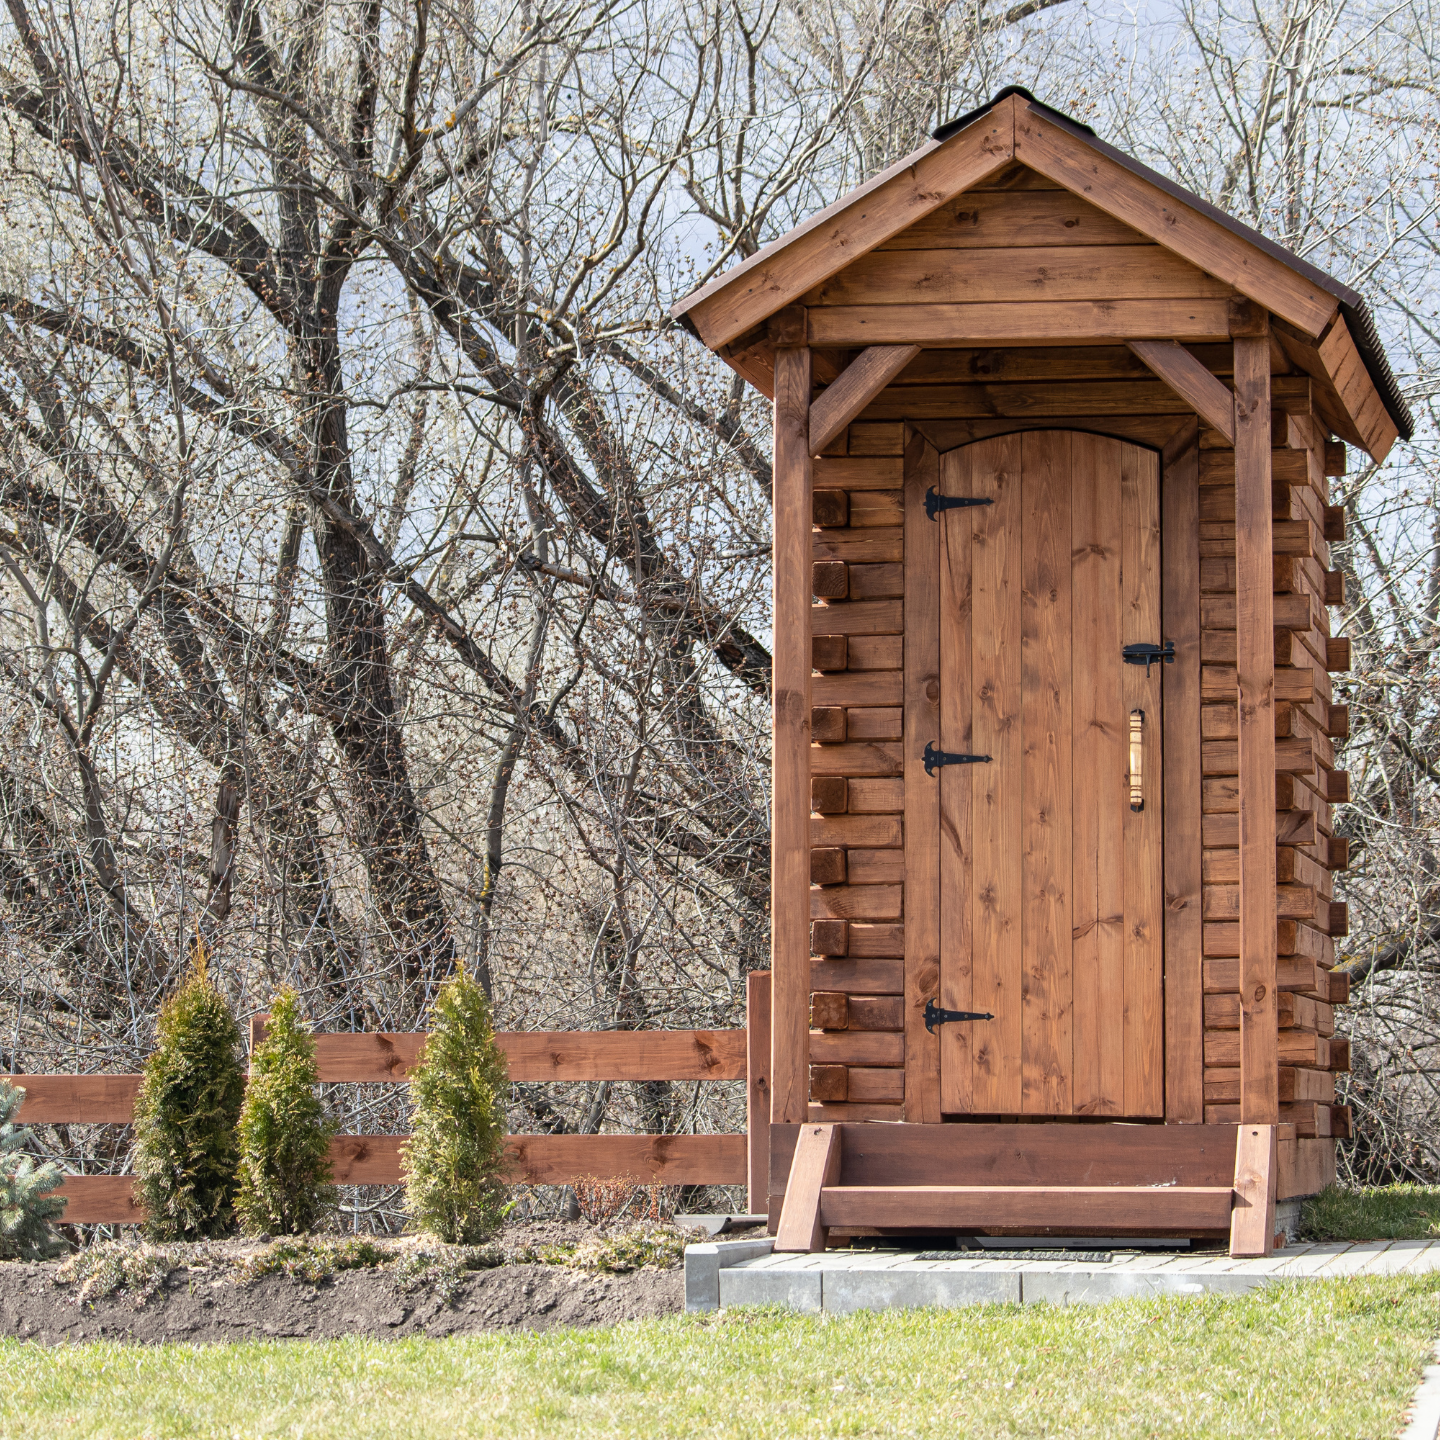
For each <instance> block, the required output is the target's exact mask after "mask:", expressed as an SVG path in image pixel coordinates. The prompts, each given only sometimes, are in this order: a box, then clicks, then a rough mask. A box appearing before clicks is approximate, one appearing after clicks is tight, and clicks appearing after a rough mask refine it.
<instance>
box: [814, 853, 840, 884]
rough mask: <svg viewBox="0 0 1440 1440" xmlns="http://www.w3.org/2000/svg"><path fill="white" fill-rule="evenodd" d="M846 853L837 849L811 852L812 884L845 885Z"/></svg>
mask: <svg viewBox="0 0 1440 1440" xmlns="http://www.w3.org/2000/svg"><path fill="white" fill-rule="evenodd" d="M846 869H847V867H846V864H845V852H844V851H843V850H837V849H833V848H832V849H824V850H811V852H810V883H811V884H812V885H843V884H844V883H845V880H846Z"/></svg>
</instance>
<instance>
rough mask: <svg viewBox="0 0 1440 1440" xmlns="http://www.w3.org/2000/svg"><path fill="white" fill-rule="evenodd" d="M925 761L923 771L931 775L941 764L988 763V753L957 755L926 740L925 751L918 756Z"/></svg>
mask: <svg viewBox="0 0 1440 1440" xmlns="http://www.w3.org/2000/svg"><path fill="white" fill-rule="evenodd" d="M920 758H921V760H923V761H924V762H925V773H926V774H927V775H933V774H934V773H935V772H936V771H937V770H938V769H939V768H940V767H941V766H942V765H988V764H989V763H990V757H989V756H988V755H957V754H955V752H954V751H951V750H937V749H936V748H935V746H934V745H933V744H932V743H931V742H930V741H929V740H927V741H926V742H925V753H924V754H923V755H922V756H921V757H920Z"/></svg>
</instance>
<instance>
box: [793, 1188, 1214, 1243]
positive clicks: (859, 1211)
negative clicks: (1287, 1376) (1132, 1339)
mask: <svg viewBox="0 0 1440 1440" xmlns="http://www.w3.org/2000/svg"><path fill="white" fill-rule="evenodd" d="M1233 1194H1234V1192H1233V1190H1232V1188H1231V1187H1230V1186H1228V1185H1223V1186H1221V1185H1214V1186H1209V1185H1206V1186H1180V1185H1170V1186H1153V1185H883V1186H882V1185H874V1186H872V1185H842V1186H827V1187H825V1188H824V1189H822V1190H821V1192H820V1223H821V1224H822V1225H823V1226H824V1227H825V1228H827V1229H830V1228H835V1227H840V1228H855V1227H861V1228H863V1227H868V1226H876V1227H904V1228H909V1229H936V1230H947V1229H954V1230H987V1229H998V1230H1014V1229H1022V1230H1024V1229H1036V1230H1056V1229H1062V1230H1065V1229H1068V1230H1072V1231H1075V1232H1077V1233H1083V1234H1094V1235H1098V1234H1107V1233H1108V1234H1119V1233H1125V1232H1130V1231H1134V1230H1170V1231H1175V1232H1177V1233H1180V1234H1186V1233H1189V1232H1191V1231H1201V1230H1225V1229H1228V1228H1229V1225H1230V1208H1231V1201H1232V1199H1233ZM776 1248H777V1249H778V1248H779V1247H778V1246H777V1247H776Z"/></svg>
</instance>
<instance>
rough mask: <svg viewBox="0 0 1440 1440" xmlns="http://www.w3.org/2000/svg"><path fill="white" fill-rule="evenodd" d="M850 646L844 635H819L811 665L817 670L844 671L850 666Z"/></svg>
mask: <svg viewBox="0 0 1440 1440" xmlns="http://www.w3.org/2000/svg"><path fill="white" fill-rule="evenodd" d="M849 659H850V656H849V645H848V644H847V642H846V638H845V636H843V635H817V636H816V637H815V640H814V649H813V653H812V655H811V660H810V663H811V665H812V666H813V667H814V668H815V669H816V670H844V668H845V667H846V665H847V664H849Z"/></svg>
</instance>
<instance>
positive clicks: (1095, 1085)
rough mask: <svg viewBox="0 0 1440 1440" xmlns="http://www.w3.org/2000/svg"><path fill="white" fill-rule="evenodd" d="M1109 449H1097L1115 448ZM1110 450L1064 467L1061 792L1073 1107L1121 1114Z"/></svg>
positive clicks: (1115, 519)
mask: <svg viewBox="0 0 1440 1440" xmlns="http://www.w3.org/2000/svg"><path fill="white" fill-rule="evenodd" d="M1119 448H1120V447H1119V446H1114V447H1105V449H1106V451H1109V450H1112V449H1113V450H1114V451H1115V452H1118V451H1119ZM1119 465H1120V456H1119V454H1118V453H1114V454H1110V453H1100V454H1097V453H1096V449H1095V447H1093V446H1091V445H1084V446H1077V447H1076V451H1075V460H1074V464H1073V477H1074V478H1073V485H1074V504H1073V516H1072V539H1071V547H1070V548H1071V554H1072V557H1073V558H1072V581H1071V584H1072V604H1073V627H1074V628H1073V637H1072V638H1073V649H1072V660H1071V680H1072V685H1073V695H1072V702H1071V727H1072V728H1071V736H1070V742H1071V750H1072V758H1073V767H1074V768H1073V782H1072V793H1071V797H1070V810H1071V817H1072V819H1071V825H1072V831H1073V836H1074V839H1073V852H1072V861H1071V922H1072V934H1073V937H1074V938H1073V940H1072V944H1071V951H1072V967H1073V970H1072V973H1073V995H1074V1041H1073V1047H1074V1097H1073V1099H1074V1109H1075V1111H1076V1113H1077V1114H1081V1115H1123V1114H1124V1113H1126V1112H1125V1023H1126V1004H1125V950H1126V937H1125V929H1126V926H1125V910H1126V904H1125V899H1126V896H1125V881H1126V867H1125V860H1126V835H1125V830H1126V825H1125V812H1126V808H1127V807H1128V805H1129V799H1128V796H1127V794H1126V792H1125V791H1124V789H1123V786H1124V779H1125V773H1126V765H1127V758H1126V751H1127V744H1128V742H1127V738H1126V737H1127V720H1126V707H1125V704H1124V696H1123V694H1122V684H1123V681H1124V677H1121V676H1120V675H1119V673H1118V672H1119V669H1120V667H1119V664H1118V660H1117V657H1118V656H1119V654H1120V647H1121V643H1122V642H1121V609H1122V606H1121V594H1122V589H1123V586H1124V579H1125V577H1124V575H1123V574H1122V564H1121V561H1122V556H1123V555H1124V541H1123V530H1122V519H1123V518H1124V517H1123V516H1122V507H1121V503H1120V500H1121V496H1120V485H1119V475H1118V470H1119Z"/></svg>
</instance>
